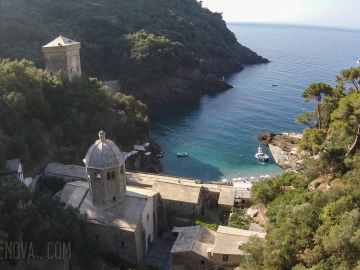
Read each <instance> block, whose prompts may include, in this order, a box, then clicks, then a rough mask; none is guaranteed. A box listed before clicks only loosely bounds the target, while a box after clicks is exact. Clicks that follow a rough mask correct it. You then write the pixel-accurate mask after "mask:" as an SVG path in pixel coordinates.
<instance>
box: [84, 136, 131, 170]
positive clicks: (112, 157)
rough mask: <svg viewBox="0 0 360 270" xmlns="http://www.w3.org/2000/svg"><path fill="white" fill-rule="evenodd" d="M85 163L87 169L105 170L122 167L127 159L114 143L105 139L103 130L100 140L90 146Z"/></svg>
mask: <svg viewBox="0 0 360 270" xmlns="http://www.w3.org/2000/svg"><path fill="white" fill-rule="evenodd" d="M83 162H84V163H85V166H86V168H92V169H99V170H104V169H108V168H114V167H118V166H120V165H122V164H123V163H124V162H125V157H124V155H123V153H122V152H121V151H120V149H119V147H117V146H116V144H115V143H114V142H112V141H110V140H106V139H105V132H104V131H103V130H101V131H100V132H99V140H97V141H96V142H95V143H94V144H93V145H92V146H90V148H89V150H88V151H87V153H86V156H85V158H84V159H83Z"/></svg>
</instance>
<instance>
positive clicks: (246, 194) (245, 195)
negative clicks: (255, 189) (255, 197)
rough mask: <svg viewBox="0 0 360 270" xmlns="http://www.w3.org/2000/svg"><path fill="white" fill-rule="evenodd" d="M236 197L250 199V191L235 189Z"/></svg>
mask: <svg viewBox="0 0 360 270" xmlns="http://www.w3.org/2000/svg"><path fill="white" fill-rule="evenodd" d="M235 198H236V199H251V191H250V190H246V189H239V188H237V189H235Z"/></svg>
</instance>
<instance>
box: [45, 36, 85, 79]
mask: <svg viewBox="0 0 360 270" xmlns="http://www.w3.org/2000/svg"><path fill="white" fill-rule="evenodd" d="M80 47H81V46H80V42H76V41H74V40H71V39H68V38H66V37H63V36H59V37H57V38H56V39H54V40H53V41H51V42H50V43H48V44H46V45H45V46H43V47H42V50H43V52H44V55H45V66H46V74H47V75H48V76H52V75H53V74H55V73H56V72H58V71H59V70H62V72H63V75H64V76H66V77H68V78H69V80H71V79H72V78H73V77H74V76H75V75H78V76H81V63H80Z"/></svg>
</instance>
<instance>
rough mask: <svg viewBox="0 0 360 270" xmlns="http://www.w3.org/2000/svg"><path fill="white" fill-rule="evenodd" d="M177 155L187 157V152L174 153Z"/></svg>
mask: <svg viewBox="0 0 360 270" xmlns="http://www.w3.org/2000/svg"><path fill="white" fill-rule="evenodd" d="M176 156H177V157H188V156H189V153H176Z"/></svg>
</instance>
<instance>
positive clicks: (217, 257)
mask: <svg viewBox="0 0 360 270" xmlns="http://www.w3.org/2000/svg"><path fill="white" fill-rule="evenodd" d="M223 255H224V254H218V253H216V254H215V253H214V254H213V256H212V260H213V262H214V263H215V264H219V263H224V265H222V266H221V267H222V269H231V270H232V269H233V268H234V267H237V266H239V265H240V264H241V263H242V261H243V256H241V255H230V254H229V255H228V261H227V262H223Z"/></svg>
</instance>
